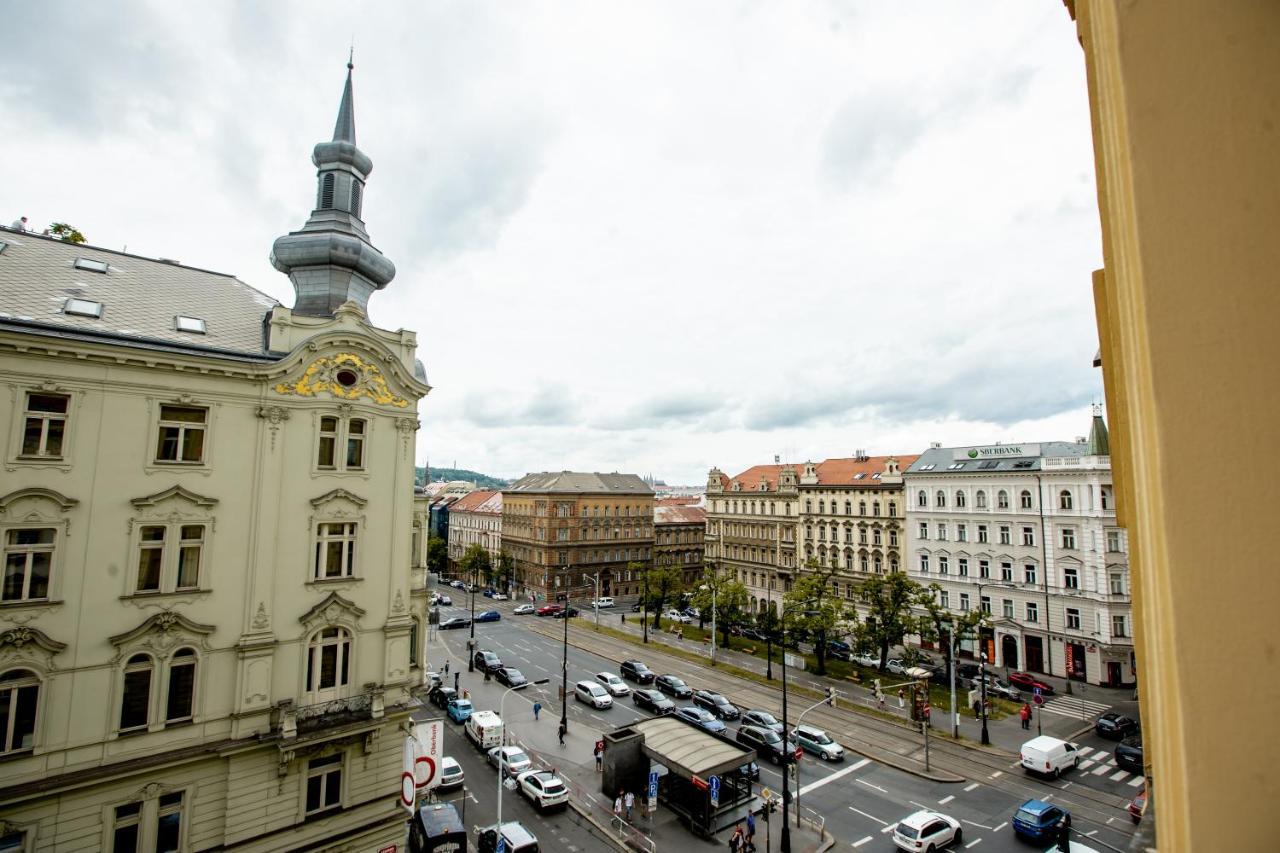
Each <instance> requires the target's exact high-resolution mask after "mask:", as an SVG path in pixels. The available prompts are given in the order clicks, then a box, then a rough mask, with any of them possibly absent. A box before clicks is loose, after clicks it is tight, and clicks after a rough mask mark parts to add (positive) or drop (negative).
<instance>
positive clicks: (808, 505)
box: [804, 498, 813, 514]
mask: <svg viewBox="0 0 1280 853" xmlns="http://www.w3.org/2000/svg"><path fill="white" fill-rule="evenodd" d="M804 511H805V513H806V514H808V513H811V512H813V501H811V500H809V499H808V498H805V499H804Z"/></svg>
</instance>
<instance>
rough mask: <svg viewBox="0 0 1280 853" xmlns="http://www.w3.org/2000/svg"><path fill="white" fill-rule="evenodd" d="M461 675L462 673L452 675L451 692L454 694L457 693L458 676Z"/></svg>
mask: <svg viewBox="0 0 1280 853" xmlns="http://www.w3.org/2000/svg"><path fill="white" fill-rule="evenodd" d="M461 674H462V673H460V672H455V673H454V674H453V692H454V693H457V692H458V676H459V675H461Z"/></svg>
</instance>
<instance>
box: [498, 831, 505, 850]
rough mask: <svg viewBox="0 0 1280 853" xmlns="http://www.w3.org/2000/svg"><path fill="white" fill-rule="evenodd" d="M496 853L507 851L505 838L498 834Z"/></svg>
mask: <svg viewBox="0 0 1280 853" xmlns="http://www.w3.org/2000/svg"><path fill="white" fill-rule="evenodd" d="M498 853H507V839H505V838H503V837H502V836H501V835H499V836H498Z"/></svg>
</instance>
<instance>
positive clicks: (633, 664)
mask: <svg viewBox="0 0 1280 853" xmlns="http://www.w3.org/2000/svg"><path fill="white" fill-rule="evenodd" d="M618 672H620V673H622V677H623V678H625V679H626V680H627V681H634V682H635V683H636V684H653V679H654V678H656V677H657V676H655V675H654V674H653V670H651V669H649V667H647V666H645V665H644V664H642V663H641V662H640V661H638V660H624V661H623V662H622V665H621V666H620V667H618Z"/></svg>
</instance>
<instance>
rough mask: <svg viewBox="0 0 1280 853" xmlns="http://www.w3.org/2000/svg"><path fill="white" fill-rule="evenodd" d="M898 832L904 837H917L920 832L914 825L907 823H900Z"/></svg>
mask: <svg viewBox="0 0 1280 853" xmlns="http://www.w3.org/2000/svg"><path fill="white" fill-rule="evenodd" d="M898 834H899V835H901V836H902V837H903V838H915V837H916V836H918V835H919V834H920V832H919V830H917V829H916V828H915V827H914V826H907V825H906V824H905V823H900V824H898Z"/></svg>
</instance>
